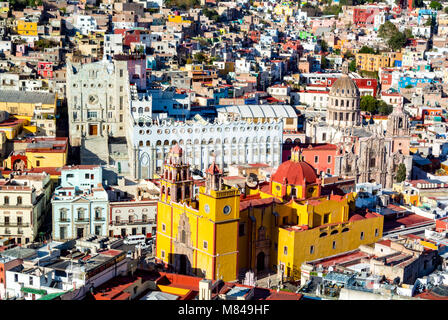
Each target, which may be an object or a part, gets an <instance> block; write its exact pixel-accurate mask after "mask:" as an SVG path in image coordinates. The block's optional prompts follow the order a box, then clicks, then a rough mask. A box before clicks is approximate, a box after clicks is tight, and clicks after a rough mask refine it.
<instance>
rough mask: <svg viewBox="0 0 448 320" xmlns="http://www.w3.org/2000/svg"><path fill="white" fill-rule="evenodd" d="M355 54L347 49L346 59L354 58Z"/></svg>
mask: <svg viewBox="0 0 448 320" xmlns="http://www.w3.org/2000/svg"><path fill="white" fill-rule="evenodd" d="M354 57H355V55H354V54H353V53H351V52H350V51H345V52H344V59H351V58H354Z"/></svg>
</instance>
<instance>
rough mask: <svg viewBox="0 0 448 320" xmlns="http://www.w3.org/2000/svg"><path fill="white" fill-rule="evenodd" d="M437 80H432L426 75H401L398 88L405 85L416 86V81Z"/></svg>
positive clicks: (434, 81) (429, 81) (436, 81)
mask: <svg viewBox="0 0 448 320" xmlns="http://www.w3.org/2000/svg"><path fill="white" fill-rule="evenodd" d="M439 82H440V81H439V80H434V79H431V78H426V77H410V76H402V77H400V80H399V82H398V90H400V89H403V88H406V86H409V85H411V86H413V87H415V86H417V84H418V83H439Z"/></svg>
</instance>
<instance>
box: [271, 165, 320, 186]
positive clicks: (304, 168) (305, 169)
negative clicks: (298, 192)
mask: <svg viewBox="0 0 448 320" xmlns="http://www.w3.org/2000/svg"><path fill="white" fill-rule="evenodd" d="M285 178H286V179H287V183H288V184H292V185H295V186H297V185H302V186H303V185H305V179H306V183H307V184H308V183H315V182H316V180H317V175H316V171H315V170H314V168H313V167H312V166H311V165H309V164H308V163H306V162H303V161H300V162H296V161H292V160H288V161H285V162H283V163H282V164H281V165H280V166H279V167H278V169H277V171H276V172H275V173H274V174H273V175H272V179H271V180H272V181H274V182H278V183H281V184H284V183H285Z"/></svg>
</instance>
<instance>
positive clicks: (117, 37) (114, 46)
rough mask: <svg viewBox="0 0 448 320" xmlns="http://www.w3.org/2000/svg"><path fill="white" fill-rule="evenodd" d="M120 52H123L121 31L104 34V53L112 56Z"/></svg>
mask: <svg viewBox="0 0 448 320" xmlns="http://www.w3.org/2000/svg"><path fill="white" fill-rule="evenodd" d="M120 53H123V35H122V34H121V33H117V34H105V35H104V54H105V55H108V56H110V57H112V56H113V55H115V54H120Z"/></svg>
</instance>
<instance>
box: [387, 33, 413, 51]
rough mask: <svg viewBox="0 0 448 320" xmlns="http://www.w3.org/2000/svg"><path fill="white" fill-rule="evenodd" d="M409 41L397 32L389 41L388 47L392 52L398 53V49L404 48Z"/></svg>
mask: <svg viewBox="0 0 448 320" xmlns="http://www.w3.org/2000/svg"><path fill="white" fill-rule="evenodd" d="M407 40H408V39H407V38H406V36H405V34H404V33H402V32H397V33H395V34H394V35H393V36H392V37H390V38H389V40H388V41H387V45H388V46H389V48H390V49H391V50H393V51H396V50H398V49H401V48H403V47H404V46H405V44H406V42H407Z"/></svg>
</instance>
